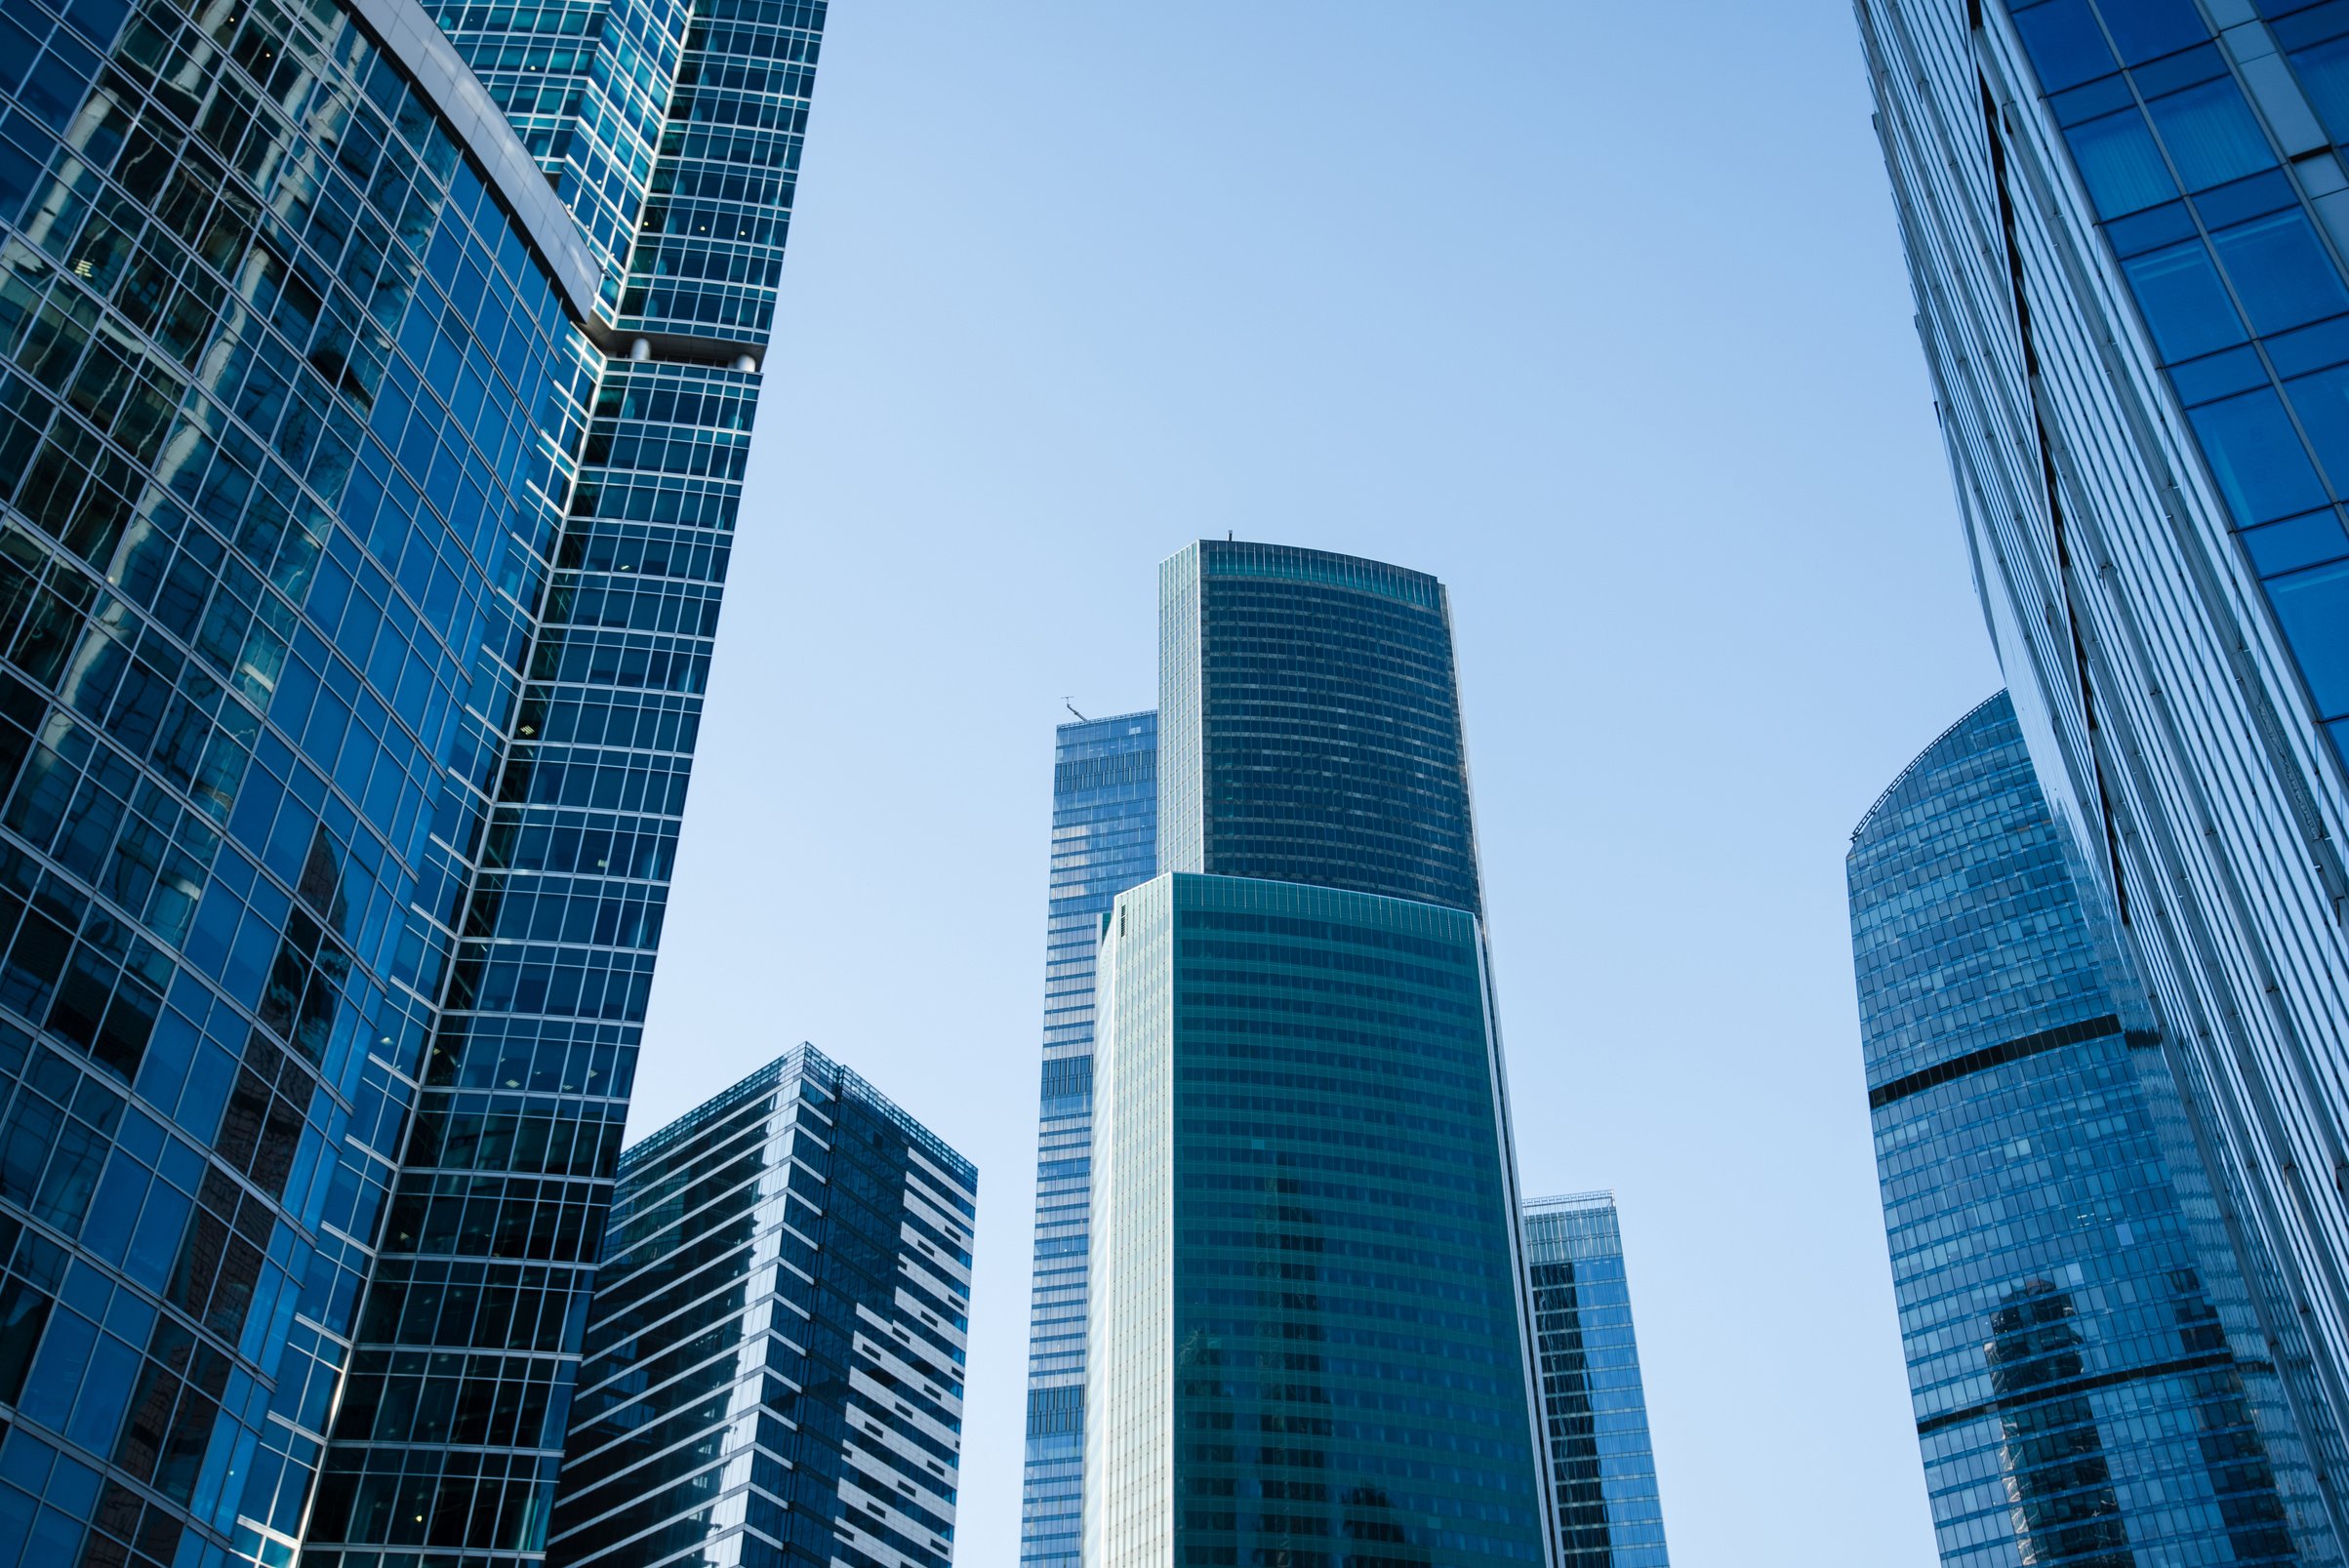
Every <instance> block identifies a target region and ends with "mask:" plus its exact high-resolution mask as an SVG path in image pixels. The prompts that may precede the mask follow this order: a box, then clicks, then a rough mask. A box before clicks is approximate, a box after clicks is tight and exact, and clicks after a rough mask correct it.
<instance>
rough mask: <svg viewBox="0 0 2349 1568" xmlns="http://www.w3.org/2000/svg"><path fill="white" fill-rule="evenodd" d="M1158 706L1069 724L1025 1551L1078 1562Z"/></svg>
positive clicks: (1046, 1560) (1152, 864)
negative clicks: (1130, 916)
mask: <svg viewBox="0 0 2349 1568" xmlns="http://www.w3.org/2000/svg"><path fill="white" fill-rule="evenodd" d="M1157 827H1158V715H1157V714H1155V713H1124V714H1119V715H1118V716H1116V717H1114V718H1105V719H1079V720H1078V721H1077V722H1076V723H1074V724H1064V725H1062V726H1060V729H1059V736H1058V744H1056V746H1055V747H1054V753H1053V763H1052V874H1051V888H1050V894H1049V898H1050V912H1049V914H1048V915H1047V916H1046V920H1045V927H1044V1072H1043V1089H1042V1106H1041V1107H1040V1113H1039V1117H1038V1126H1037V1133H1036V1191H1035V1275H1034V1283H1033V1286H1032V1288H1031V1305H1030V1308H1029V1340H1028V1451H1027V1469H1026V1475H1025V1478H1024V1482H1023V1486H1022V1496H1021V1509H1020V1513H1021V1519H1020V1560H1021V1561H1022V1562H1023V1563H1026V1564H1031V1565H1043V1568H1076V1556H1077V1548H1078V1544H1079V1539H1080V1523H1081V1514H1082V1508H1081V1504H1080V1496H1081V1491H1082V1483H1083V1457H1084V1396H1085V1389H1084V1382H1085V1253H1086V1244H1087V1237H1088V1235H1089V1234H1090V1230H1089V1226H1088V1224H1087V1218H1088V1216H1087V1207H1088V1205H1089V1204H1090V1202H1091V1198H1092V1189H1093V960H1094V955H1095V953H1096V952H1097V951H1098V950H1099V948H1100V945H1101V920H1102V916H1104V915H1106V914H1108V913H1109V911H1110V904H1111V901H1112V900H1114V898H1116V896H1117V895H1118V894H1120V893H1122V892H1124V891H1125V890H1126V889H1127V888H1129V887H1132V886H1134V885H1135V884H1136V883H1138V882H1145V881H1148V880H1149V879H1150V877H1151V875H1152V873H1153V872H1154V870H1155V868H1156V864H1157V854H1158V847H1157Z"/></svg>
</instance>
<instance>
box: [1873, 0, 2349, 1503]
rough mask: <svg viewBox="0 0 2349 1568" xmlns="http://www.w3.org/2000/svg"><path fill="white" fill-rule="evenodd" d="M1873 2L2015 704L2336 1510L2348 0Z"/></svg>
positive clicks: (2345, 1285)
mask: <svg viewBox="0 0 2349 1568" xmlns="http://www.w3.org/2000/svg"><path fill="white" fill-rule="evenodd" d="M1859 19H1860V24H1861V31H1862V34H1863V37H1864V40H1865V45H1866V51H1867V56H1868V62H1869V67H1870V74H1871V77H1872V80H1873V83H1874V87H1875V92H1876V98H1877V107H1878V113H1877V117H1876V119H1877V125H1878V127H1879V130H1880V133H1881V135H1882V138H1883V149H1884V155H1885V160H1886V164H1887V166H1888V168H1889V170H1890V173H1891V178H1892V184H1893V190H1894V194H1895V198H1896V205H1897V208H1898V213H1899V220H1900V225H1901V233H1902V237H1903V239H1904V241H1905V243H1906V246H1907V251H1908V256H1909V261H1910V267H1911V272H1912V276H1913V279H1914V282H1915V290H1916V299H1917V323H1918V329H1919V331H1920V333H1921V335H1922V337H1923V339H1924V349H1925V358H1926V361H1927V363H1928V365H1929V366H1930V368H1931V372H1932V376H1933V382H1934V389H1935V394H1936V400H1937V402H1938V405H1939V410H1940V418H1941V426H1942V431H1943V435H1944V438H1945V440H1946V442H1947V446H1948V450H1949V455H1950V460H1951V464H1952V467H1953V470H1954V472H1955V475H1956V479H1957V493H1958V500H1959V504H1960V508H1961V511H1962V513H1963V516H1964V524H1965V529H1966V535H1967V540H1968V543H1969V545H1970V547H1971V549H1972V552H1973V560H1974V568H1975V577H1976V581H1977V583H1978V584H1979V586H1980V589H1981V592H1982V597H1983V601H1984V605H1985V608H1986V611H1987V619H1988V621H1989V623H1990V627H1991V631H1992V633H1993V636H1994V637H1995V639H1996V641H1997V644H1998V648H1999V655H2000V660H2001V662H2002V663H2003V665H2004V667H2005V671H2006V677H2007V684H2008V686H2009V688H2010V689H2011V690H2012V692H2013V701H2014V705H2015V708H2016V713H2017V717H2018V720H2019V722H2020V725H2021V728H2022V730H2023V733H2024V735H2025V737H2026V738H2027V740H2028V743H2029V744H2030V746H2031V750H2032V754H2033V757H2034V759H2035V761H2036V762H2037V764H2038V771H2039V776H2040V779H2041V781H2042V783H2043V784H2044V785H2045V789H2046V792H2047V794H2048V797H2049V804H2050V808H2051V810H2052V812H2053V814H2054V816H2055V817H2056V819H2057V820H2058V821H2059V822H2061V823H2062V824H2065V827H2066V829H2067V830H2068V831H2069V832H2070V833H2071V834H2072V835H2073V837H2074V838H2075V839H2076V840H2077V841H2078V842H2079V843H2080V844H2081V845H2082V846H2083V848H2084V850H2085V851H2086V864H2085V876H2086V890H2087V892H2088V895H2089V897H2091V898H2092V900H2093V902H2094V903H2095V904H2096V905H2097V906H2098V907H2099V908H2100V909H2101V910H2104V911H2107V912H2108V913H2109V917H2110V919H2111V920H2112V922H2113V924H2114V926H2115V928H2116V930H2117V932H2118V934H2119V938H2120V940H2121V942H2122V943H2123V944H2124V945H2125V946H2126V951H2127V953H2128V955H2129V958H2130V962H2131V968H2132V970H2133V971H2134V972H2135V973H2136V974H2138V975H2139V976H2140V977H2141V979H2142V983H2143V985H2144V986H2145V988H2146V990H2147V991H2148V993H2149V995H2150V999H2151V1006H2152V1016H2151V1019H2150V1023H2149V1026H2150V1027H2153V1028H2156V1029H2158V1031H2159V1032H2160V1034H2161V1037H2162V1040H2163V1043H2164V1049H2165V1050H2166V1051H2167V1052H2169V1053H2171V1055H2172V1057H2173V1066H2174V1072H2175V1075H2176V1076H2177V1077H2178V1078H2179V1080H2180V1083H2181V1087H2182V1088H2183V1090H2184V1091H2185V1094H2186V1106H2187V1109H2188V1111H2189V1113H2190V1114H2191V1116H2192V1117H2193V1121H2194V1126H2195V1131H2196V1135H2197V1136H2198V1137H2199V1138H2200V1139H2202V1140H2203V1141H2204V1142H2205V1143H2206V1144H2207V1146H2209V1148H2210V1149H2211V1153H2212V1169H2213V1174H2214V1176H2215V1178H2216V1180H2217V1183H2218V1197H2219V1200H2220V1201H2221V1202H2222V1203H2223V1205H2224V1207H2225V1210H2226V1217H2227V1223H2228V1225H2229V1226H2232V1227H2233V1228H2234V1230H2235V1231H2236V1233H2237V1235H2238V1237H2239V1240H2240V1251H2241V1253H2242V1256H2243V1258H2244V1260H2245V1264H2246V1274H2247V1278H2248V1281H2249V1285H2250V1289H2251V1295H2252V1302H2253V1305H2254V1307H2255V1309H2256V1310H2257V1311H2258V1313H2259V1314H2260V1316H2261V1318H2262V1320H2263V1322H2264V1323H2265V1324H2266V1332H2267V1333H2268V1334H2269V1336H2270V1337H2271V1338H2274V1339H2276V1340H2277V1343H2278V1345H2279V1347H2282V1348H2281V1349H2280V1353H2287V1352H2288V1353H2287V1358H2286V1360H2285V1361H2284V1362H2283V1363H2282V1365H2283V1369H2284V1372H2285V1376H2286V1384H2287V1388H2288V1392H2289V1394H2290V1397H2291V1400H2292V1403H2293V1405H2294V1407H2295V1408H2296V1409H2297V1410H2298V1411H2299V1412H2300V1413H2301V1418H2302V1423H2303V1426H2304V1427H2305V1429H2306V1431H2307V1433H2308V1435H2309V1437H2310V1440H2311V1442H2312V1445H2313V1455H2314V1460H2315V1464H2316V1467H2317V1473H2318V1482H2319V1485H2320V1488H2321V1490H2322V1492H2323V1495H2324V1497H2325V1499H2326V1503H2327V1507H2328V1508H2329V1511H2330V1514H2331V1519H2332V1527H2333V1531H2334V1533H2335V1534H2336V1535H2339V1534H2341V1533H2342V1531H2343V1528H2344V1522H2345V1521H2344V1515H2345V1511H2349V1510H2345V1508H2344V1487H2345V1486H2349V1449H2344V1446H2343V1443H2342V1441H2341V1437H2340V1433H2341V1432H2342V1430H2343V1429H2344V1425H2345V1423H2349V1091H2344V1089H2343V1087H2342V1085H2343V1083H2344V1082H2349V929H2345V928H2344V926H2343V918H2344V912H2345V910H2349V905H2344V897H2345V896H2349V877H2345V876H2344V874H2343V862H2342V844H2343V843H2344V841H2345V840H2349V773H2345V772H2344V747H2345V746H2349V530H2345V529H2344V526H2343V523H2342V513H2341V510H2340V508H2339V506H2338V505H2337V504H2336V503H2335V497H2336V496H2349V489H2344V487H2345V486H2349V397H2345V396H2344V393H2343V388H2344V387H2349V281H2345V279H2349V273H2345V271H2344V267H2343V257H2344V255H2345V254H2349V249H2345V245H2344V242H2345V241H2349V172H2344V168H2343V165H2342V161H2341V155H2340V153H2339V152H2338V151H2337V150H2336V148H2335V145H2334V142H2333V140H2332V139H2333V138H2334V137H2335V136H2337V135H2341V134H2349V74H2344V70H2343V66H2342V61H2343V60H2345V59H2349V16H2344V14H2343V13H2342V12H2341V11H2340V9H2339V8H2338V7H2337V6H2335V5H2329V4H2328V5H2301V4H2293V3H2289V0H2259V4H2258V5H2257V7H2256V9H2255V8H2254V5H2253V4H2252V0H2045V3H2042V4H2033V5H2026V4H2023V3H2021V0H2012V3H2008V0H1864V3H1862V4H1861V5H1860V7H1859ZM2295 1324H2299V1325H2304V1326H2305V1329H2306V1337H2305V1345H2304V1346H2302V1345H2300V1344H2299V1343H2297V1340H2296V1336H2294V1335H2290V1334H2287V1333H2286V1332H2285V1331H2286V1330H2287V1329H2288V1328H2289V1327H2290V1326H2292V1325H2295Z"/></svg>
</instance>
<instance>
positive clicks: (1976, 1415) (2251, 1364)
mask: <svg viewBox="0 0 2349 1568" xmlns="http://www.w3.org/2000/svg"><path fill="white" fill-rule="evenodd" d="M2222 1367H2234V1368H2239V1369H2240V1370H2242V1371H2245V1372H2273V1371H2274V1370H2275V1368H2274V1367H2273V1366H2271V1365H2270V1364H2269V1363H2267V1362H2265V1361H2238V1360H2236V1359H2235V1356H2234V1352H2232V1351H2230V1350H2211V1351H2209V1352H2207V1354H2203V1355H2189V1356H2182V1357H2180V1358H2179V1359H2177V1360H2175V1361H2157V1362H2155V1363H2153V1364H2152V1365H2151V1366H2142V1367H2124V1368H2122V1369H2121V1370H2120V1371H2118V1372H2099V1373H2097V1374H2096V1375H2095V1376H2093V1377H2086V1378H2066V1379H2064V1380H2063V1381H2062V1382H2060V1383H2049V1384H2043V1385H2042V1386H2040V1387H2036V1388H2033V1389H2030V1390H2029V1391H2027V1392H2024V1393H2017V1394H2012V1395H2009V1396H2008V1397H2006V1398H2004V1399H1985V1400H1983V1401H1982V1402H1981V1403H1980V1404H1978V1405H1967V1406H1966V1407H1965V1408H1964V1409H1963V1410H1950V1411H1944V1412H1943V1413H1942V1414H1940V1415H1938V1416H1927V1417H1925V1419H1924V1420H1923V1421H1921V1422H1919V1423H1918V1424H1917V1435H1918V1436H1920V1437H1929V1436H1931V1435H1932V1434H1933V1433H1934V1432H1937V1431H1942V1430H1945V1429H1947V1428H1949V1427H1957V1426H1961V1425H1963V1424H1964V1423H1965V1422H1969V1421H1980V1420H1981V1419H1982V1418H1983V1417H1985V1416H1995V1415H1997V1414H1998V1413H1999V1412H2001V1411H2003V1410H2025V1409H2028V1408H2030V1407H2031V1406H2033V1405H2044V1404H2045V1403H2047V1402H2048V1401H2049V1400H2053V1399H2068V1398H2072V1397H2074V1396H2076V1395H2079V1394H2084V1393H2088V1392H2090V1391H2092V1390H2094V1389H2097V1388H2110V1387H2116V1386H2118V1385H2120V1384H2124V1383H2136V1382H2140V1381H2142V1380H2144V1379H2147V1378H2169V1377H2176V1376H2178V1375H2179V1374H2181V1373H2187V1372H2214V1371H2217V1370H2218V1369H2220V1368H2222Z"/></svg>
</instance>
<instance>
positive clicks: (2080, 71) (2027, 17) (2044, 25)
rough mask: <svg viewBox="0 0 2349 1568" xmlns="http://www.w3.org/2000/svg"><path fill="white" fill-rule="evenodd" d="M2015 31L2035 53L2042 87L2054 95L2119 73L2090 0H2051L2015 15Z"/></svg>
mask: <svg viewBox="0 0 2349 1568" xmlns="http://www.w3.org/2000/svg"><path fill="white" fill-rule="evenodd" d="M2014 26H2015V30H2016V31H2017V32H2019V33H2021V34H2022V35H2023V47H2024V48H2025V49H2027V50H2029V51H2030V52H2031V63H2032V65H2033V66H2035V67H2036V68H2037V69H2038V71H2039V83H2040V86H2041V87H2043V88H2045V89H2046V90H2047V91H2048V92H2050V93H2060V92H2062V91H2063V90H2064V89H2065V88H2067V87H2078V86H2079V85H2080V84H2081V83H2082V82H2086V81H2092V80H2094V79H2095V78H2096V77H2099V76H2103V75H2105V74H2107V73H2108V72H2111V71H2114V70H2118V69H2119V68H2120V67H2119V65H2118V64H2117V63H2116V62H2115V61H2114V60H2113V52H2112V50H2111V49H2110V48H2109V47H2107V45H2106V44H2105V42H2104V31H2103V29H2102V28H2100V27H2098V26H2097V25H2096V19H2095V17H2094V16H2093V15H2091V14H2090V13H2089V11H2088V6H2087V0H2049V3H2048V4H2046V5H2044V6H2034V7H2032V8H2031V9H2030V10H2028V11H2018V12H2016V13H2015V14H2014Z"/></svg>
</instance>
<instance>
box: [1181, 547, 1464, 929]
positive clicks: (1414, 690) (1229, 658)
mask: <svg viewBox="0 0 2349 1568" xmlns="http://www.w3.org/2000/svg"><path fill="white" fill-rule="evenodd" d="M1184 557H1195V559H1190V560H1184V559H1183V557H1178V560H1183V564H1182V565H1181V566H1180V567H1179V568H1178V567H1176V566H1174V565H1173V563H1170V564H1169V567H1167V568H1162V569H1161V572H1162V577H1163V578H1164V580H1165V582H1166V583H1168V584H1169V585H1170V586H1171V585H1173V584H1176V583H1181V584H1182V585H1183V590H1182V591H1178V592H1177V593H1176V594H1175V595H1174V596H1173V597H1172V599H1171V600H1170V602H1167V603H1165V604H1162V606H1161V610H1160V614H1161V618H1162V620H1163V621H1165V622H1167V623H1172V624H1173V625H1175V626H1178V627H1182V628H1185V629H1186V631H1187V630H1188V628H1189V627H1190V626H1191V625H1192V624H1193V623H1195V625H1196V632H1195V656H1194V657H1195V666H1194V667H1192V668H1187V669H1183V670H1180V671H1175V670H1170V669H1168V668H1167V667H1165V666H1164V665H1161V667H1160V670H1159V680H1160V682H1161V685H1162V686H1165V685H1167V683H1169V682H1173V683H1175V684H1174V685H1172V686H1169V687H1168V689H1167V690H1166V691H1164V692H1162V693H1161V703H1160V710H1161V712H1172V711H1177V710H1178V704H1181V702H1182V699H1183V697H1184V696H1185V695H1187V694H1186V693H1184V692H1183V691H1182V690H1181V687H1182V686H1183V685H1184V684H1186V683H1190V682H1194V681H1195V683H1196V694H1195V699H1194V701H1193V704H1192V710H1193V711H1195V714H1196V719H1195V722H1196V725H1197V731H1196V740H1195V746H1196V754H1195V766H1196V768H1197V770H1198V777H1197V780H1196V782H1195V784H1192V783H1186V784H1184V785H1183V788H1184V789H1185V791H1186V792H1190V791H1195V793H1196V796H1197V799H1198V808H1197V810H1198V818H1199V839H1198V847H1197V852H1196V854H1197V858H1196V860H1195V861H1192V862H1182V863H1178V862H1175V861H1171V860H1170V861H1167V862H1166V863H1165V864H1166V865H1167V867H1168V868H1169V869H1176V868H1179V869H1185V870H1199V871H1204V872H1207V873H1209V874H1212V875H1218V876H1244V877H1255V878H1262V879H1265V880H1269V881H1278V882H1304V883H1311V884H1314V885H1316V886H1323V887H1343V888H1352V889H1355V890H1357V891H1359V892H1364V893H1378V894H1383V895H1386V896H1388V897H1391V898H1407V899H1417V900H1420V901H1422V902H1424V903H1428V904H1440V905H1445V906H1446V907H1449V908H1456V909H1467V910H1470V911H1472V912H1474V911H1477V910H1479V909H1480V908H1481V906H1482V905H1481V899H1480V895H1479V892H1478V879H1477V860H1476V835H1475V832H1474V828H1473V825H1472V824H1471V820H1470V811H1469V795H1468V768H1467V757H1466V752H1465V747H1464V745H1463V743H1462V739H1461V734H1460V700H1459V692H1458V689H1457V686H1456V683H1455V680H1454V675H1453V667H1452V638H1451V623H1450V619H1449V616H1448V614H1447V612H1446V609H1445V606H1444V599H1443V588H1442V585H1441V584H1440V583H1437V582H1436V580H1435V579H1433V578H1429V577H1425V576H1423V575H1422V574H1419V573H1415V572H1405V571H1402V570H1401V569H1399V568H1396V567H1391V566H1385V565H1382V564H1380V563H1377V562H1371V561H1361V560H1357V559H1355V558H1354V557H1351V556H1343V555H1331V554H1329V553H1327V552H1325V551H1320V550H1301V549H1294V548H1290V547H1287V546H1280V545H1267V544H1253V543H1229V542H1224V541H1213V540H1208V541H1201V542H1200V543H1197V544H1195V545H1193V546H1192V547H1191V549H1189V550H1187V551H1185V552H1184ZM1164 635H1165V636H1172V635H1174V633H1173V632H1171V631H1170V632H1168V633H1165V634H1164ZM1163 640H1164V637H1163V636H1162V641H1163ZM1185 763H1186V766H1190V765H1194V764H1193V759H1192V758H1191V757H1190V756H1186V757H1185Z"/></svg>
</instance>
